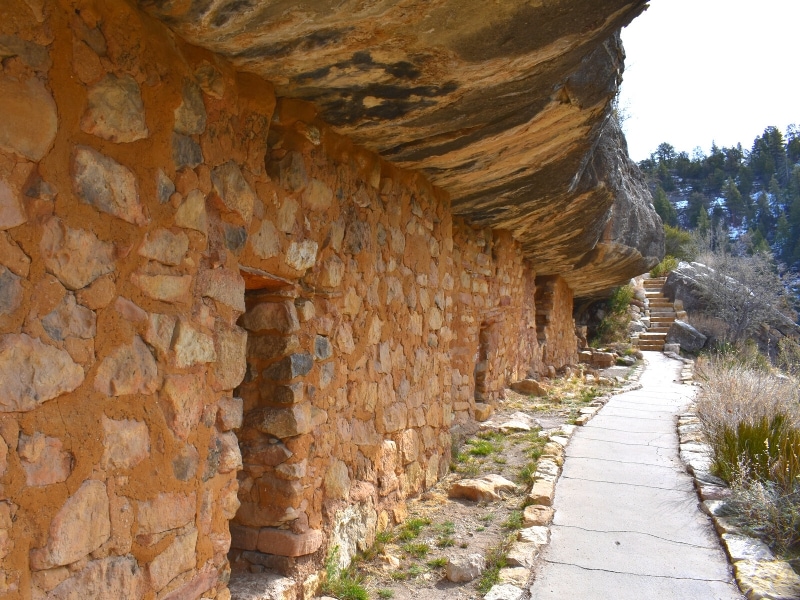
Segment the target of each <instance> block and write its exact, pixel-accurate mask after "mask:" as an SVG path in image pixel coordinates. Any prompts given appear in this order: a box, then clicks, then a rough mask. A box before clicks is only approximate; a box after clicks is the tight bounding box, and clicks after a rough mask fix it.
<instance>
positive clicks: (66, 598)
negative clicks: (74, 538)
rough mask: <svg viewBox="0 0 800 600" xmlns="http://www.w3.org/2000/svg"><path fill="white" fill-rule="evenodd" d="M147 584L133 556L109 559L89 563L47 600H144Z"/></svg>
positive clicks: (56, 589)
mask: <svg viewBox="0 0 800 600" xmlns="http://www.w3.org/2000/svg"><path fill="white" fill-rule="evenodd" d="M145 590H146V584H145V580H144V572H143V571H142V570H141V569H140V568H139V565H138V563H137V562H136V559H135V558H133V557H132V556H109V557H107V558H102V559H100V560H93V561H91V562H89V563H88V564H87V565H86V566H85V567H84V568H83V569H81V570H80V571H78V572H77V573H75V574H74V575H72V577H69V578H68V579H66V580H64V581H62V582H61V583H59V584H58V585H57V586H56V587H55V588H54V589H53V590H52V591H51V592H50V593H49V594H48V595H47V598H48V600H83V599H84V598H114V600H141V599H142V598H143V597H144V594H145Z"/></svg>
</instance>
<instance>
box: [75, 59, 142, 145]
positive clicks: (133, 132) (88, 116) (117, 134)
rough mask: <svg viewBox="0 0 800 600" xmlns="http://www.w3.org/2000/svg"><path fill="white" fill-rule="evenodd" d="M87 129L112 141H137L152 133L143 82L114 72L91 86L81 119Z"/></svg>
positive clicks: (84, 129) (86, 130)
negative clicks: (141, 88)
mask: <svg viewBox="0 0 800 600" xmlns="http://www.w3.org/2000/svg"><path fill="white" fill-rule="evenodd" d="M81 129H82V130H83V131H85V132H86V133H90V134H92V135H96V136H97V137H100V138H103V139H104V140H109V141H112V142H135V141H136V140H141V139H143V138H146V137H147V136H148V135H149V132H148V130H147V123H146V122H145V115H144V103H143V102H142V95H141V92H140V91H139V85H138V84H137V83H136V80H135V79H134V78H133V77H131V76H130V75H122V76H120V77H117V76H116V75H114V74H113V73H110V74H108V75H106V77H105V78H104V79H103V80H102V81H100V82H98V83H96V84H95V85H93V86H92V87H91V88H89V92H88V94H87V106H86V111H85V112H84V113H83V118H82V119H81Z"/></svg>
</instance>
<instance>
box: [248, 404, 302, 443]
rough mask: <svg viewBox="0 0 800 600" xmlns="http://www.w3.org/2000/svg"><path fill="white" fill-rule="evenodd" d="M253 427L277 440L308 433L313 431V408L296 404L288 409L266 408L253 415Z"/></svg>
mask: <svg viewBox="0 0 800 600" xmlns="http://www.w3.org/2000/svg"><path fill="white" fill-rule="evenodd" d="M252 419H253V425H254V426H255V427H256V429H258V430H259V431H261V432H262V433H266V434H268V435H273V436H275V437H276V438H281V439H283V438H288V437H293V436H295V435H301V434H303V433H308V432H309V431H311V429H312V422H311V406H310V405H309V404H295V405H293V406H291V407H288V408H264V409H261V410H260V411H258V412H256V413H254V414H253V415H252Z"/></svg>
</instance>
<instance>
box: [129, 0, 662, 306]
mask: <svg viewBox="0 0 800 600" xmlns="http://www.w3.org/2000/svg"><path fill="white" fill-rule="evenodd" d="M139 5H140V6H141V7H143V8H144V9H146V10H147V11H148V12H150V13H151V14H154V15H155V16H157V17H159V18H160V19H162V20H163V21H164V22H165V23H166V24H167V25H169V26H170V27H171V28H172V29H173V30H174V31H175V32H177V33H178V34H179V35H181V36H182V37H183V38H185V39H187V40H188V41H190V42H192V43H194V44H197V45H199V46H202V47H205V48H208V49H210V50H212V51H214V52H217V53H219V54H220V55H222V56H224V57H226V58H228V59H230V60H231V61H232V62H233V64H234V65H236V67H237V68H238V69H241V70H243V71H248V72H252V73H255V74H258V75H260V76H262V77H263V78H265V79H267V80H269V81H271V82H272V83H273V84H274V85H275V88H276V92H277V94H278V95H279V96H282V97H288V98H298V99H302V100H308V101H310V102H311V103H313V105H314V106H315V107H316V110H317V111H318V114H319V117H320V118H321V119H323V120H324V121H326V122H327V123H329V124H332V125H333V126H335V128H336V129H337V130H338V131H339V132H340V133H343V134H345V135H347V136H348V137H350V138H351V139H353V140H354V141H355V142H357V143H359V144H361V145H363V146H365V147H367V148H369V149H371V150H373V151H376V152H378V153H380V154H381V155H382V156H383V157H384V158H386V159H388V160H391V161H392V162H394V163H395V164H398V165H400V166H402V167H405V168H410V169H416V170H420V171H422V172H423V173H425V175H426V176H427V177H428V178H429V179H430V180H431V181H432V182H433V183H434V184H435V185H437V186H439V187H442V188H443V189H445V190H446V191H447V192H448V193H449V194H450V196H451V198H452V208H453V212H454V213H455V214H457V215H460V216H463V217H465V218H467V219H468V220H469V221H471V222H472V223H474V224H476V225H479V226H489V227H493V228H497V229H505V230H508V231H510V232H511V233H512V235H513V236H514V238H515V239H517V240H518V241H519V242H520V243H521V244H522V247H523V249H524V251H525V254H526V257H527V258H528V259H529V260H530V262H531V264H532V266H533V268H534V269H535V270H536V271H537V273H541V274H545V275H547V274H561V275H562V276H564V277H565V279H567V281H569V282H570V285H571V286H573V289H574V291H575V293H576V295H577V296H590V295H596V294H598V293H602V292H603V291H604V290H608V289H609V288H610V287H613V286H614V285H619V284H620V283H623V282H624V281H625V280H627V279H628V278H630V277H631V276H633V275H637V274H639V273H641V272H643V271H646V270H647V269H649V268H650V267H652V266H653V265H654V264H655V263H656V262H657V260H658V259H659V258H660V256H661V255H662V254H663V233H662V232H661V224H660V221H659V219H658V217H657V215H656V214H655V211H654V210H653V208H652V203H651V199H650V195H649V192H648V191H647V188H646V186H645V185H643V184H642V181H641V175H640V174H639V173H638V171H637V169H636V167H635V165H633V164H632V163H631V162H630V160H629V159H628V157H627V150H626V149H625V147H624V138H623V137H622V135H621V132H619V130H618V127H617V125H616V123H615V120H614V119H613V117H612V100H613V98H614V97H615V95H616V93H617V91H618V87H619V84H620V81H621V76H622V70H623V62H624V57H625V55H624V51H623V49H622V44H621V42H620V39H619V30H620V29H621V27H623V26H625V25H627V24H628V23H629V22H630V21H631V20H632V19H633V18H635V17H636V16H637V15H638V14H640V13H641V12H642V11H643V10H644V9H645V8H646V5H647V3H646V0H580V1H571V0H570V1H568V0H541V1H539V2H520V1H512V2H494V3H487V2H483V1H478V0H439V1H436V2H427V1H426V2H423V1H422V0H407V1H398V0H378V1H375V2H369V3H364V2H361V1H355V0H346V1H344V2H341V1H340V2H333V1H331V0H304V1H300V2H289V1H288V0H274V1H269V2H258V3H256V2H253V1H251V0H192V1H190V2H180V3H179V2H174V1H168V0H139Z"/></svg>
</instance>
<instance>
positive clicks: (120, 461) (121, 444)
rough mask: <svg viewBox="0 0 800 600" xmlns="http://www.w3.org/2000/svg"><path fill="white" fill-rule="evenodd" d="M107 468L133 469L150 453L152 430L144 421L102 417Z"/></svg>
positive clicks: (104, 459) (104, 464)
mask: <svg viewBox="0 0 800 600" xmlns="http://www.w3.org/2000/svg"><path fill="white" fill-rule="evenodd" d="M102 425H103V458H102V460H101V462H100V464H101V466H102V467H103V468H106V469H132V468H133V467H135V466H136V465H138V464H139V463H140V462H142V461H143V460H144V459H145V458H147V457H148V456H149V455H150V431H149V429H148V428H147V424H146V423H145V422H144V421H137V420H135V419H120V420H115V419H109V418H108V417H106V416H105V415H103V417H102Z"/></svg>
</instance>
